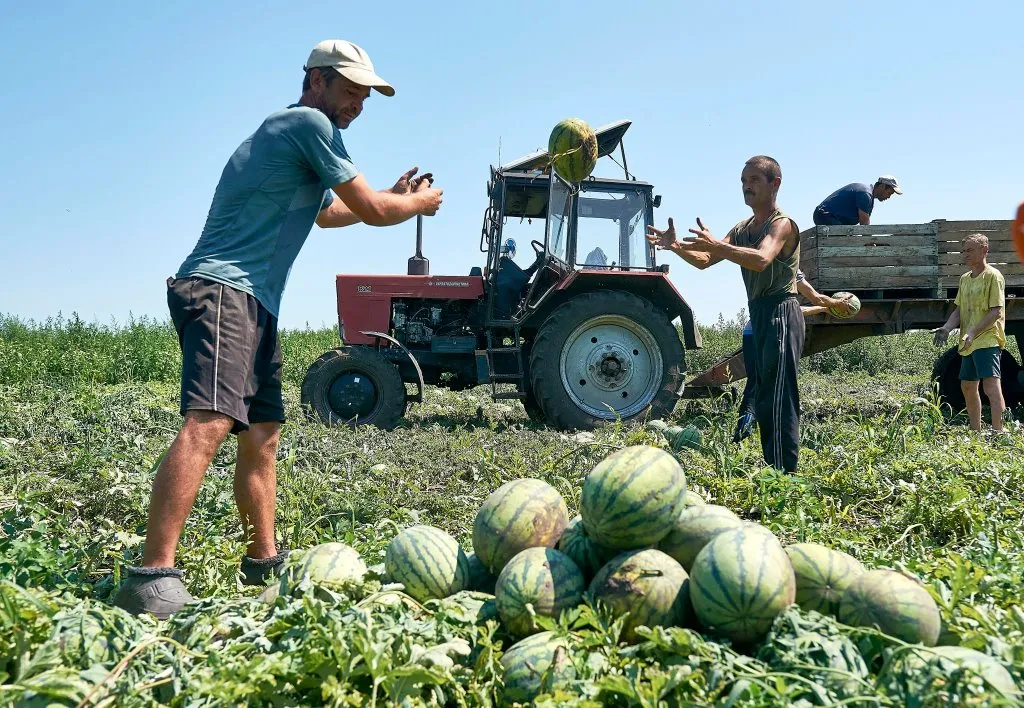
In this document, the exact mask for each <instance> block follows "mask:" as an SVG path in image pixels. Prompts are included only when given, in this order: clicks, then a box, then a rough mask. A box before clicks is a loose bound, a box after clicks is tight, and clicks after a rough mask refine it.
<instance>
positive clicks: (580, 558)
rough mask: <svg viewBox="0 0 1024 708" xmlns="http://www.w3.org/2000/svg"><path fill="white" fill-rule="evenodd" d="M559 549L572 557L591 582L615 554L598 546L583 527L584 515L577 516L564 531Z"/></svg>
mask: <svg viewBox="0 0 1024 708" xmlns="http://www.w3.org/2000/svg"><path fill="white" fill-rule="evenodd" d="M557 548H558V550H560V551H561V552H562V553H564V554H565V555H567V556H569V557H570V558H572V561H573V563H575V564H576V565H577V567H579V569H580V571H581V572H582V573H583V577H584V579H585V580H586V581H587V582H590V581H591V579H593V577H594V576H595V575H597V571H599V570H601V566H603V565H604V564H605V563H606V562H607V561H608V559H609V558H610V557H611V555H615V554H614V553H613V554H609V553H608V552H607V551H605V550H604V549H602V548H601V547H600V546H598V545H597V544H596V543H595V542H594V541H593V540H592V539H591V538H590V537H589V536H587V532H586V530H584V528H583V517H582V516H578V515H577V516H576V517H575V518H573V520H572V521H570V522H569V525H568V526H567V527H566V528H565V531H563V532H562V537H561V538H560V539H558V546H557Z"/></svg>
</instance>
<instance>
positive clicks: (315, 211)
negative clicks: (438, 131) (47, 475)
mask: <svg viewBox="0 0 1024 708" xmlns="http://www.w3.org/2000/svg"><path fill="white" fill-rule="evenodd" d="M304 71H305V76H304V78H303V82H302V95H301V97H300V98H299V100H298V101H297V102H295V103H293V104H291V105H289V106H287V107H285V108H282V109H280V110H277V111H274V112H273V113H271V114H270V116H268V117H267V118H266V119H265V120H264V121H263V122H262V124H261V125H259V127H257V128H256V130H255V132H253V134H252V135H250V136H249V137H248V138H246V139H245V140H244V141H242V143H241V144H240V145H239V146H238V148H237V149H236V150H235V152H234V154H232V155H231V157H230V158H229V159H228V161H227V165H226V166H225V167H224V170H223V172H222V173H221V176H220V181H219V182H218V184H217V188H216V191H215V192H214V195H213V202H212V205H211V207H210V210H209V214H208V215H207V219H206V224H205V227H204V228H203V232H202V235H201V236H200V238H199V241H198V243H197V244H196V245H195V247H194V249H193V250H192V252H191V253H190V254H189V255H188V257H187V258H186V259H185V260H184V262H183V263H182V265H181V266H180V267H179V268H178V271H177V273H176V274H175V275H174V276H173V277H171V278H169V279H168V281H167V300H168V306H169V309H170V314H171V319H172V321H173V323H174V326H175V329H176V330H177V333H178V342H179V344H180V346H181V350H182V378H181V414H182V416H183V422H182V426H181V429H180V431H179V432H178V434H177V436H176V437H175V439H174V442H173V443H172V444H171V446H170V448H169V449H168V451H167V453H166V454H165V455H164V458H163V460H162V461H161V462H160V466H159V468H158V470H157V473H156V478H155V479H154V481H153V487H152V495H151V497H150V504H149V518H148V522H147V527H146V540H145V547H144V550H143V553H142V562H141V563H140V565H139V566H137V567H132V566H129V567H128V568H127V573H126V577H125V579H124V580H123V582H122V583H121V586H120V588H119V589H118V592H117V595H116V596H115V598H114V604H116V605H118V606H120V607H122V608H124V609H126V610H128V611H129V612H133V613H142V612H148V613H151V614H153V615H155V616H157V617H158V618H161V619H166V618H167V617H168V616H170V615H171V614H172V613H174V612H176V611H178V610H180V609H182V608H183V607H184V606H185V605H186V604H188V603H190V602H192V601H193V597H192V596H191V595H190V594H189V592H188V590H187V589H186V587H185V585H184V583H183V582H182V578H183V573H182V571H181V570H178V569H176V568H175V567H174V566H175V551H176V549H177V546H178V541H179V539H180V537H181V534H182V531H183V530H184V527H185V520H186V518H187V517H188V515H189V512H190V511H191V509H192V505H193V503H194V502H195V499H196V495H197V493H198V492H199V487H200V485H201V484H202V481H203V476H204V475H205V473H206V469H207V467H208V466H209V465H210V462H211V461H212V460H213V457H214V455H215V454H216V453H217V450H218V448H219V447H220V445H221V443H222V442H223V441H224V440H225V438H227V436H228V435H230V434H235V435H237V437H238V453H237V457H236V463H235V472H234V492H235V502H236V504H237V506H238V511H239V516H240V517H241V522H242V529H243V533H244V534H245V539H246V551H245V555H244V556H243V557H242V559H241V564H240V568H239V576H240V580H241V582H242V583H243V584H245V585H259V584H262V583H264V582H266V580H268V579H269V577H270V576H271V575H273V574H274V573H275V572H276V571H277V570H278V569H279V568H280V567H281V565H282V563H283V561H284V558H285V555H286V553H287V551H280V550H279V549H278V548H277V545H276V541H275V534H274V516H275V508H276V479H277V478H276V470H275V464H276V459H277V444H278V435H279V431H280V428H281V423H282V422H284V419H285V411H284V406H283V404H282V397H281V347H280V342H279V340H278V334H277V318H278V311H279V306H280V302H281V295H282V293H283V291H284V287H285V283H286V281H287V279H288V274H289V271H290V270H291V266H292V263H293V262H294V260H295V257H296V256H297V255H298V253H299V250H300V249H301V248H302V245H303V243H304V242H305V240H306V237H307V236H308V235H309V232H310V230H311V229H312V227H313V224H314V223H316V224H317V225H319V226H320V227H323V228H329V227H341V226H349V225H351V224H355V223H359V222H362V223H364V224H368V225H370V226H391V225H394V224H400V223H402V222H404V221H406V220H407V219H409V218H411V217H414V216H417V215H425V216H432V215H433V214H435V213H436V212H437V210H438V208H440V206H441V190H440V189H435V188H433V187H432V179H431V177H430V176H429V173H428V174H425V175H423V176H421V177H419V178H416V177H414V175H415V174H416V172H417V168H413V169H411V170H409V171H408V172H406V173H405V174H404V175H402V177H401V178H399V180H398V182H396V183H395V185H394V186H393V187H392V188H390V189H387V190H383V191H375V190H374V189H372V188H371V187H370V185H369V184H368V183H367V181H366V179H365V178H364V177H363V176H362V174H360V172H359V170H358V168H357V167H356V165H355V162H354V161H353V159H352V157H351V156H350V155H349V153H348V150H347V149H346V147H345V143H344V141H343V140H342V136H341V131H342V130H345V129H346V128H348V127H349V126H350V125H351V124H352V122H353V121H354V120H355V119H356V118H358V117H359V115H360V113H362V111H363V103H364V101H366V100H367V99H368V98H369V97H370V92H371V90H375V91H377V92H378V93H380V94H381V95H384V96H393V95H394V93H395V90H394V88H392V87H391V85H390V84H389V83H388V82H386V81H385V80H384V79H382V78H381V77H380V76H378V75H377V73H376V72H375V71H374V68H373V64H372V63H371V62H370V57H369V56H368V55H367V53H366V52H365V51H364V50H363V49H362V48H361V47H359V46H357V45H355V44H352V43H351V42H347V41H343V40H327V41H324V42H320V43H319V44H317V45H316V46H315V47H314V48H313V50H312V52H311V53H310V54H309V58H308V60H307V61H306V65H305V67H304Z"/></svg>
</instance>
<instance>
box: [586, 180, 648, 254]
mask: <svg viewBox="0 0 1024 708" xmlns="http://www.w3.org/2000/svg"><path fill="white" fill-rule="evenodd" d="M599 189H601V191H596V190H595V191H591V190H588V189H587V185H586V183H584V185H583V189H582V191H581V192H580V194H579V196H578V197H577V200H578V204H579V209H578V220H577V232H576V265H577V266H579V267H582V268H584V269H605V268H608V269H610V268H616V269H617V268H647V267H649V265H650V263H649V262H648V253H649V250H650V244H648V242H647V238H646V232H647V201H646V199H644V194H643V192H640V191H633V190H630V191H625V190H624V191H608V190H607V188H599Z"/></svg>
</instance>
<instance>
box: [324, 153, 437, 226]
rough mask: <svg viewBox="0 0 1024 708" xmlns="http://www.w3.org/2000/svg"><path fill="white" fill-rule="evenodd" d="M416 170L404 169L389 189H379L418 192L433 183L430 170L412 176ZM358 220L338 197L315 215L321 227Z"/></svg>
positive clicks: (347, 223) (356, 221)
mask: <svg viewBox="0 0 1024 708" xmlns="http://www.w3.org/2000/svg"><path fill="white" fill-rule="evenodd" d="M418 171H419V167H413V168H412V169H409V170H406V171H405V172H404V173H403V174H402V176H401V177H399V178H398V181H397V182H395V184H394V186H392V187H391V188H390V189H385V190H381V191H382V192H388V193H391V194H409V193H410V192H418V191H420V190H421V189H425V188H427V187H430V186H432V185H433V184H434V175H433V173H432V172H424V173H423V174H422V175H420V176H419V177H414V175H415V174H416V173H417V172H418ZM359 222H360V219H359V217H358V216H356V215H355V213H354V212H353V211H352V210H351V209H349V208H348V207H347V206H346V205H345V202H343V201H342V200H340V199H335V200H334V201H332V202H331V203H330V204H329V205H328V206H327V207H326V208H324V209H321V210H320V213H319V214H317V215H316V225H317V226H319V227H320V228H322V229H329V228H339V227H342V226H350V225H352V224H358V223H359Z"/></svg>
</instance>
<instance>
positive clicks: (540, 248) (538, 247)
mask: <svg viewBox="0 0 1024 708" xmlns="http://www.w3.org/2000/svg"><path fill="white" fill-rule="evenodd" d="M530 245H531V246H533V250H534V251H536V252H537V256H538V257H539V256H542V255H544V252H545V251H546V250H547V249H545V248H544V244H543V243H541V242H540V241H537V240H533V241H530Z"/></svg>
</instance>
